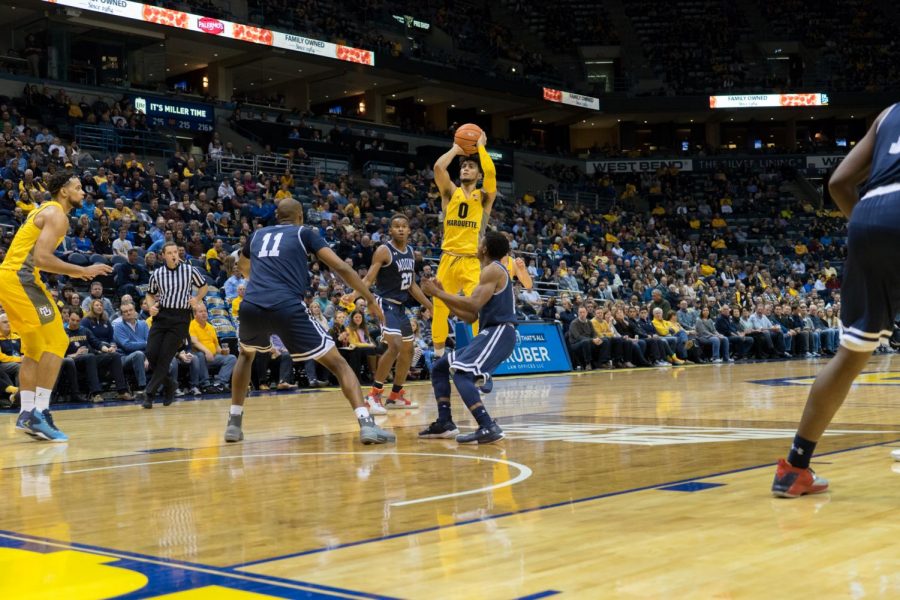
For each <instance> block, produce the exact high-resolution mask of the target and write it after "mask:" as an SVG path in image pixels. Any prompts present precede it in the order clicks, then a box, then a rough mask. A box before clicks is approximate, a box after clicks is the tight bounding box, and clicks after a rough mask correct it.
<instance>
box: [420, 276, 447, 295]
mask: <svg viewBox="0 0 900 600" xmlns="http://www.w3.org/2000/svg"><path fill="white" fill-rule="evenodd" d="M421 288H422V291H423V292H424V293H425V295H427V296H434V293H435V292H436V291H444V286H442V285H441V282H440V281H438V280H437V279H435V278H431V279H423V280H422V282H421Z"/></svg>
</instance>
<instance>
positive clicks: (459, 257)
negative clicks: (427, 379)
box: [431, 125, 497, 358]
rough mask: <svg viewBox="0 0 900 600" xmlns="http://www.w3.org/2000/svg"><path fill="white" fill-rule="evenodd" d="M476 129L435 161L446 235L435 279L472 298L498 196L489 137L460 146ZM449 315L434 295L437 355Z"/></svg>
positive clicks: (460, 136) (462, 129) (458, 138)
mask: <svg viewBox="0 0 900 600" xmlns="http://www.w3.org/2000/svg"><path fill="white" fill-rule="evenodd" d="M473 129H474V130H476V131H480V129H478V128H477V126H475V125H463V126H462V127H460V128H459V130H458V132H457V135H456V141H455V142H454V144H453V147H452V148H450V150H449V151H447V152H446V153H444V154H443V155H442V156H441V157H440V158H438V159H437V162H435V163H434V181H435V183H436V184H437V186H438V189H439V190H440V192H441V212H442V213H443V214H444V239H443V243H442V244H441V262H440V264H439V265H438V271H437V278H438V280H440V282H441V283H442V284H443V286H444V289H445V290H446V291H447V293H449V294H453V295H456V294H459V293H460V292H462V293H463V294H465V295H467V296H468V295H470V294H471V293H472V290H474V289H475V287H476V286H477V285H478V280H479V277H480V276H481V262H480V261H479V260H478V242H479V240H480V239H481V234H482V232H483V231H484V225H485V222H486V220H487V218H489V217H490V214H491V209H492V208H493V206H494V199H495V198H496V196H497V170H496V169H495V168H494V161H493V160H491V157H490V156H489V155H488V153H487V150H486V148H485V145H486V144H487V136H485V134H484V132H481V135H480V137H478V138H477V143H476V144H475V146H474V147H472V146H469V147H466V148H464V147H463V146H460V144H459V142H460V141H463V142H465V137H464V136H465V135H466V133H468V134H469V135H471V134H472V133H474V132H473V131H472V130H473ZM476 155H477V158H476ZM457 156H460V157H462V158H460V160H459V186H458V187H457V186H456V185H455V184H454V183H453V181H451V180H450V175H449V173H448V171H447V168H448V167H449V166H450V163H451V162H453V159H454V158H455V157H457ZM482 175H483V177H484V182H483V184H482V187H481V189H480V190H479V189H476V186H477V185H478V180H479V178H481V176H482ZM449 316H450V310H449V309H448V308H447V304H446V303H445V302H444V301H443V300H441V299H439V298H435V299H434V318H433V319H432V323H431V336H432V340H433V341H434V355H435V358H440V357H441V356H442V355H443V354H444V346H445V345H446V344H447V336H448V334H449V332H450V327H449V324H448V321H447V319H448V318H449ZM472 329H473V333H474V334H477V333H478V323H473V324H472Z"/></svg>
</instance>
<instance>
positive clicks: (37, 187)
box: [16, 169, 46, 216]
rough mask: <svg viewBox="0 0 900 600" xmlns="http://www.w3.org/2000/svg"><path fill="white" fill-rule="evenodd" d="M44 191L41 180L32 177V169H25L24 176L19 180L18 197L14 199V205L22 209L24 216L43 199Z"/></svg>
mask: <svg viewBox="0 0 900 600" xmlns="http://www.w3.org/2000/svg"><path fill="white" fill-rule="evenodd" d="M45 191H46V189H45V188H44V186H43V185H41V182H40V181H38V180H36V179H35V178H34V171H32V170H31V169H25V176H24V178H23V179H22V181H20V182H19V199H18V200H17V201H16V206H17V207H18V208H21V209H22V213H23V214H24V215H25V216H28V213H30V212H31V211H32V210H34V209H35V208H36V207H37V205H38V204H40V203H41V201H42V200H43V199H44V192H45Z"/></svg>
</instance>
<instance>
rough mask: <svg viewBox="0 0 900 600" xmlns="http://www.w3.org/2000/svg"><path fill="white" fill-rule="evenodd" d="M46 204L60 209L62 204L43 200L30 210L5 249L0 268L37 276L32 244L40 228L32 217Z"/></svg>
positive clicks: (60, 240) (35, 240)
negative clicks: (4, 256)
mask: <svg viewBox="0 0 900 600" xmlns="http://www.w3.org/2000/svg"><path fill="white" fill-rule="evenodd" d="M48 206H56V207H58V208H59V209H60V210H62V205H61V204H60V203H59V202H55V201H49V202H44V203H43V204H41V205H40V206H39V207H38V208H36V209H34V210H33V211H31V213H29V215H28V218H27V219H25V223H24V224H23V225H22V226H21V227H20V228H19V231H17V232H16V237H14V238H13V241H12V244H10V245H9V250H7V251H6V258H5V259H4V260H3V264H2V265H0V270H3V271H16V272H21V271H25V272H30V273H34V277H35V279H38V278H39V275H40V273H39V271H38V269H36V268H35V266H34V246H35V244H36V243H37V240H38V237H40V235H41V229H40V227H38V226H37V225H35V224H34V219H35V218H36V217H37V216H38V215H39V214H40V213H41V212H43V211H44V209H46V208H47V207H48ZM62 241H63V238H59V239H58V240H57V241H56V245H57V246H59V245H60V244H61V243H62Z"/></svg>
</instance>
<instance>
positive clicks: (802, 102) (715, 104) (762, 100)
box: [709, 92, 828, 108]
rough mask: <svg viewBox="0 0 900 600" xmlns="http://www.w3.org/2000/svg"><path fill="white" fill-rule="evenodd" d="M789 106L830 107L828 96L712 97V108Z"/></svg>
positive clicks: (734, 95) (750, 95)
mask: <svg viewBox="0 0 900 600" xmlns="http://www.w3.org/2000/svg"><path fill="white" fill-rule="evenodd" d="M779 106H781V107H787V106H828V94H823V93H821V92H816V93H813V94H733V95H729V96H710V97H709V107H710V108H765V107H779Z"/></svg>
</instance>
